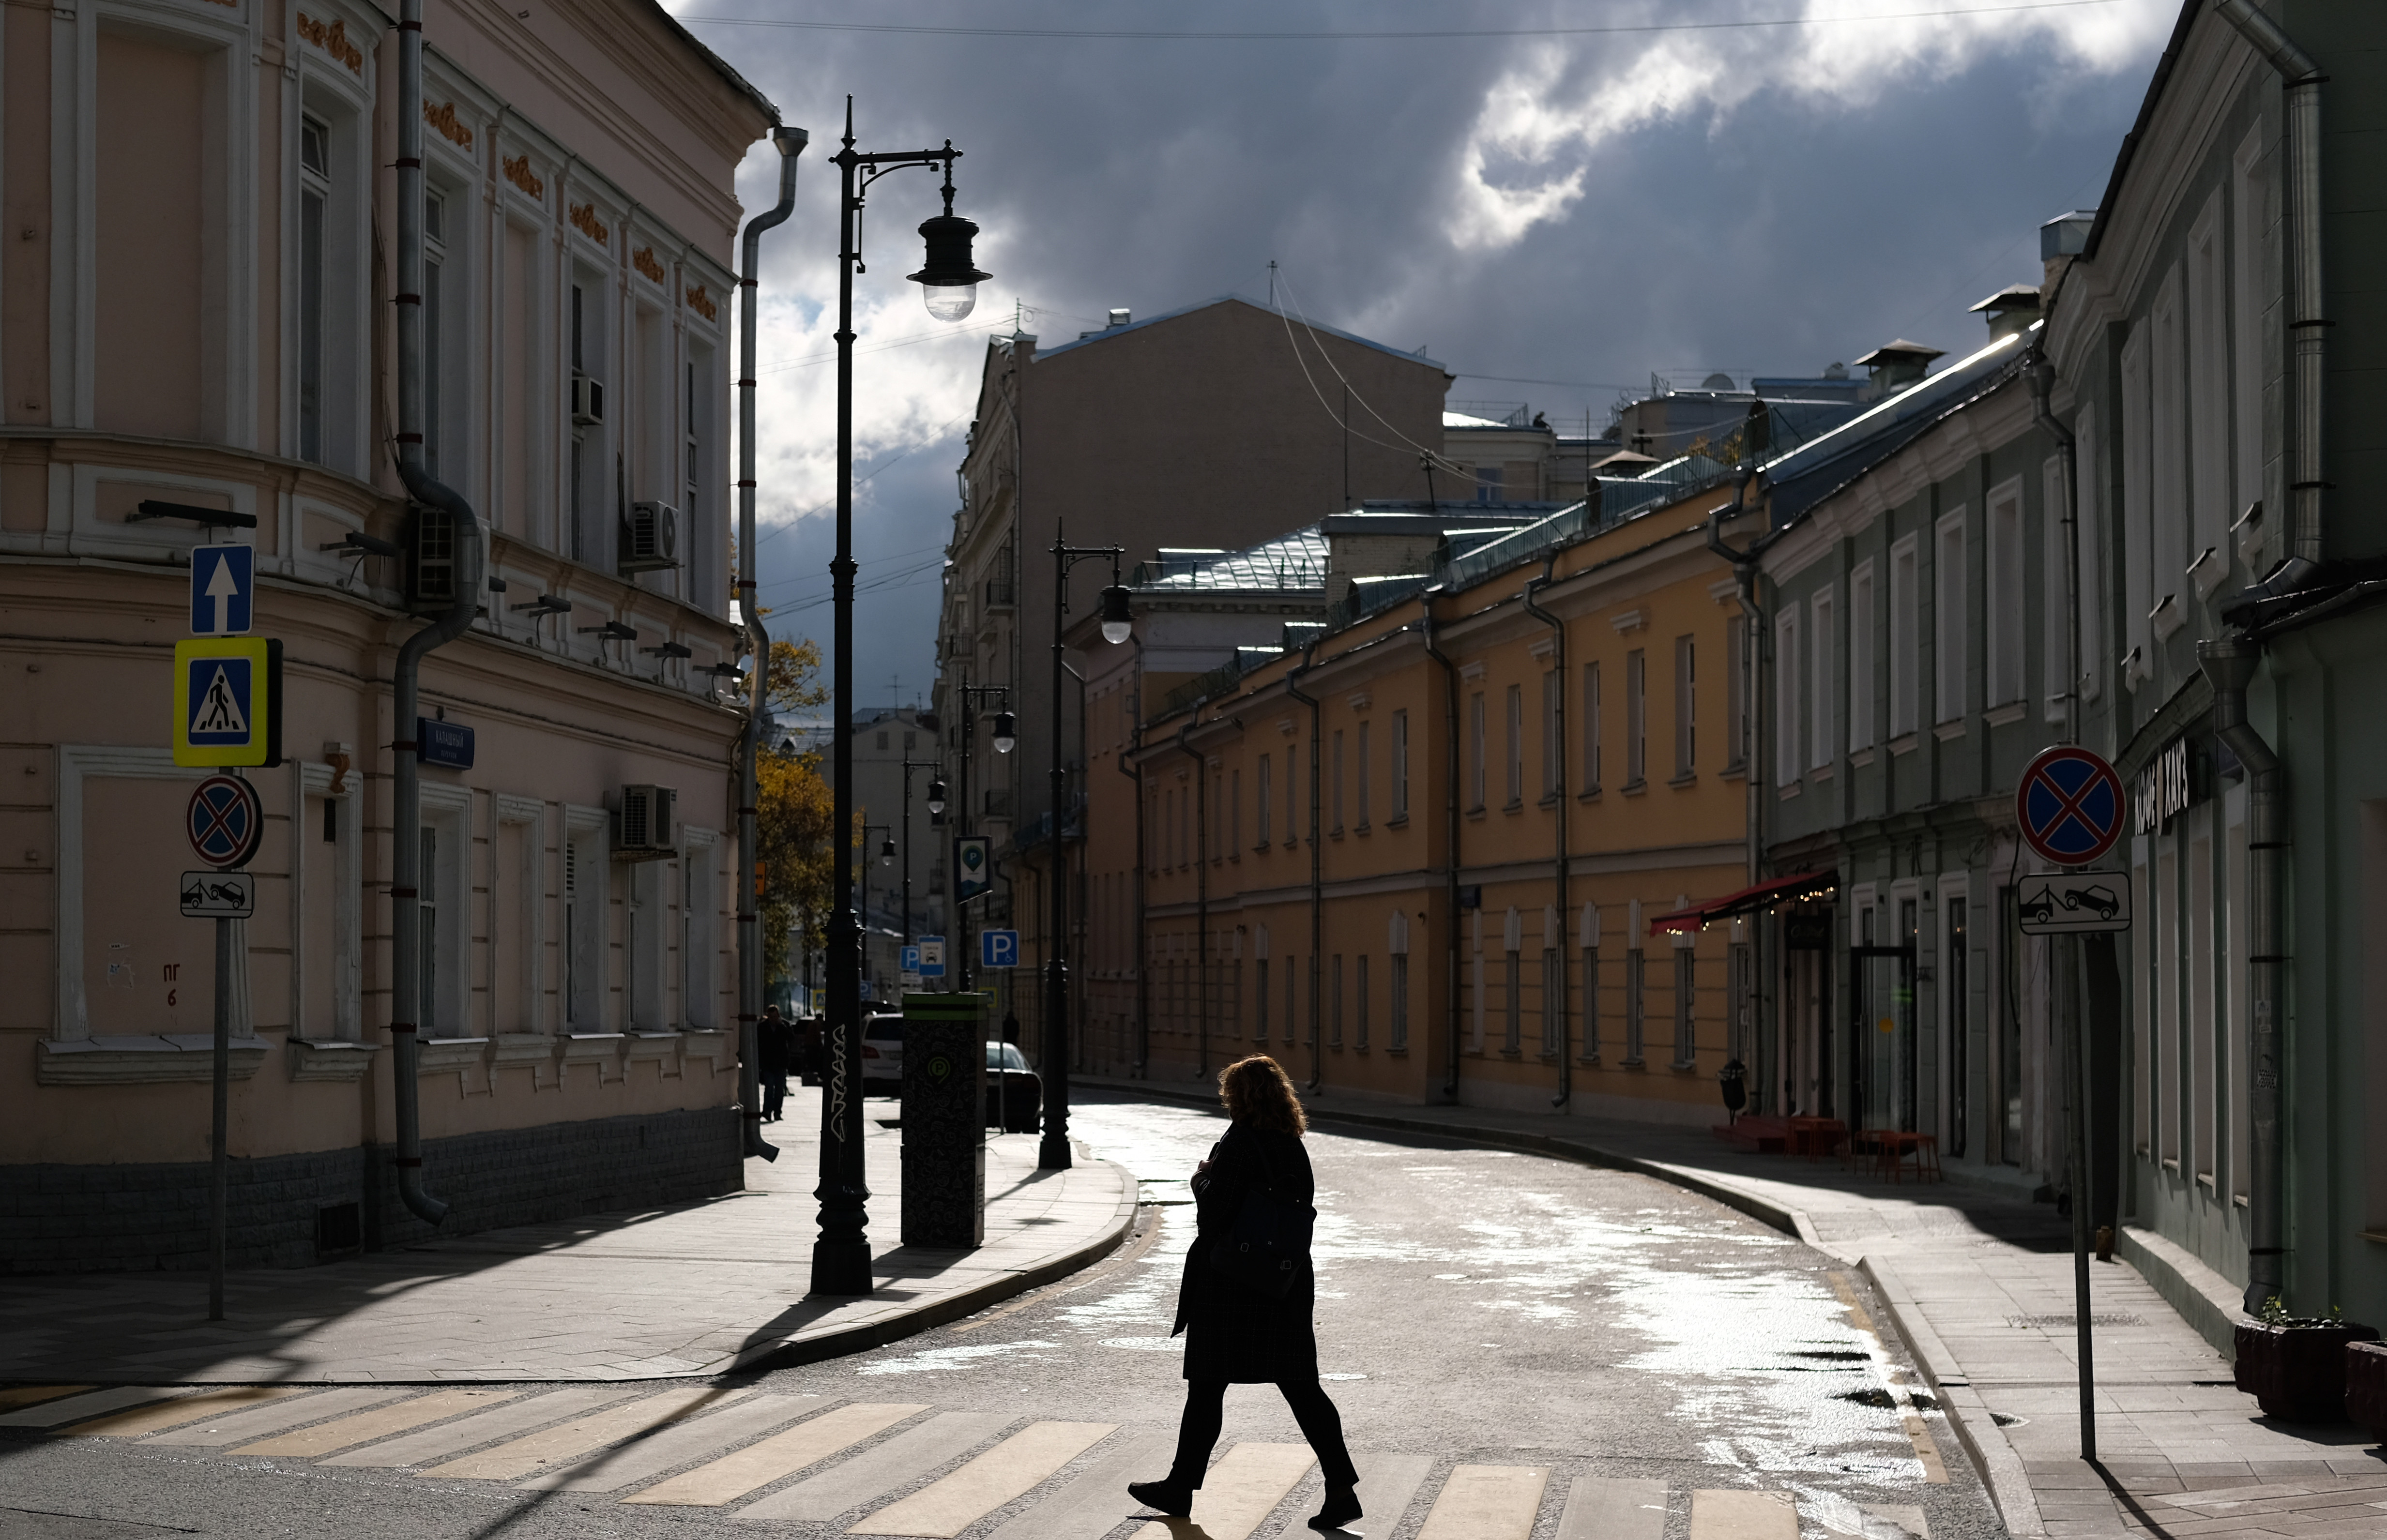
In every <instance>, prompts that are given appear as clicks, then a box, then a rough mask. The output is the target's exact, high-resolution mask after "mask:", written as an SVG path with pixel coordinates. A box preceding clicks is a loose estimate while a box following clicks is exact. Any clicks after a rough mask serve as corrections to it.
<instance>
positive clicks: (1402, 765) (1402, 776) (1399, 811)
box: [1392, 711, 1409, 820]
mask: <svg viewBox="0 0 2387 1540" xmlns="http://www.w3.org/2000/svg"><path fill="white" fill-rule="evenodd" d="M1392 777H1393V817H1394V818H1395V819H1396V820H1399V819H1402V818H1406V817H1408V815H1409V713H1407V712H1405V711H1402V712H1395V713H1393V764H1392Z"/></svg>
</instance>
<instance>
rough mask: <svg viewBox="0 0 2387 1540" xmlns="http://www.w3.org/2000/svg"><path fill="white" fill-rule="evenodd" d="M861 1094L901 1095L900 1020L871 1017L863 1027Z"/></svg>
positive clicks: (900, 1017) (890, 1017) (899, 1017)
mask: <svg viewBox="0 0 2387 1540" xmlns="http://www.w3.org/2000/svg"><path fill="white" fill-rule="evenodd" d="M862 1093H863V1094H864V1095H865V1096H873V1095H876V1096H901V1095H903V1017H902V1016H868V1017H865V1018H864V1021H863V1024H862Z"/></svg>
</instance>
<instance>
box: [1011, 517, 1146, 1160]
mask: <svg viewBox="0 0 2387 1540" xmlns="http://www.w3.org/2000/svg"><path fill="white" fill-rule="evenodd" d="M1126 554H1127V548H1126V547H1125V546H1073V545H1069V544H1067V542H1066V541H1064V540H1063V539H1062V537H1061V524H1060V521H1059V520H1057V519H1056V520H1055V521H1054V524H1053V562H1054V567H1053V769H1052V784H1053V834H1052V838H1053V870H1052V884H1051V886H1052V889H1053V930H1052V936H1051V939H1050V941H1049V942H1048V944H1047V946H1046V948H1045V953H1044V1137H1043V1138H1042V1140H1041V1141H1039V1142H1038V1143H1037V1146H1036V1164H1037V1165H1038V1166H1039V1167H1040V1168H1042V1169H1044V1170H1047V1171H1066V1170H1067V1169H1068V1168H1069V931H1068V928H1069V881H1068V870H1067V868H1068V855H1067V846H1066V845H1065V844H1064V843H1063V841H1062V839H1061V827H1062V824H1063V822H1064V820H1065V818H1066V815H1067V802H1068V791H1069V772H1068V768H1067V766H1066V765H1064V764H1062V763H1061V716H1062V712H1061V675H1062V652H1063V647H1062V643H1061V628H1062V624H1063V622H1062V617H1063V616H1065V615H1067V613H1068V612H1069V569H1070V568H1071V567H1074V566H1076V565H1077V564H1078V563H1079V562H1084V561H1088V560H1100V559H1101V558H1103V557H1105V556H1107V557H1109V558H1110V562H1111V586H1110V587H1107V588H1105V589H1104V590H1103V640H1105V641H1106V642H1109V643H1111V644H1112V645H1113V646H1117V645H1118V643H1120V642H1123V641H1125V640H1126V639H1127V637H1128V633H1129V632H1130V631H1131V630H1133V629H1134V616H1133V615H1132V614H1131V613H1130V612H1129V609H1128V597H1127V589H1126V588H1125V587H1121V586H1120V583H1119V558H1120V557H1122V556H1125V555H1126ZM1002 730H1003V727H1002V722H1001V719H1000V718H998V719H997V721H996V725H995V731H996V732H998V733H1000V732H1001V731H1002Z"/></svg>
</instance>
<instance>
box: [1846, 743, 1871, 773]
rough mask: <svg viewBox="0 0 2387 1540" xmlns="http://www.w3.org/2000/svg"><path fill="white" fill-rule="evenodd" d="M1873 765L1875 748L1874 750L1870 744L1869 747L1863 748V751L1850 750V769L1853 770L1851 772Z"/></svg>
mask: <svg viewBox="0 0 2387 1540" xmlns="http://www.w3.org/2000/svg"><path fill="white" fill-rule="evenodd" d="M1872 763H1873V748H1872V746H1871V745H1870V744H1868V745H1867V746H1865V747H1864V748H1863V749H1851V750H1850V751H1849V768H1850V769H1851V770H1862V769H1863V768H1864V767H1865V766H1866V765H1869V764H1872Z"/></svg>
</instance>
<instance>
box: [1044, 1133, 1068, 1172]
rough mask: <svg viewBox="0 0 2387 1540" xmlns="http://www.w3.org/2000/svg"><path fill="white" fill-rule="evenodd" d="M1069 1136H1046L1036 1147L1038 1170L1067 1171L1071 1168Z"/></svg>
mask: <svg viewBox="0 0 2387 1540" xmlns="http://www.w3.org/2000/svg"><path fill="white" fill-rule="evenodd" d="M1069 1165H1070V1160H1069V1136H1068V1135H1067V1134H1061V1135H1058V1136H1055V1135H1053V1134H1049V1133H1048V1134H1046V1135H1045V1136H1044V1138H1043V1141H1042V1142H1041V1143H1039V1144H1038V1145H1037V1146H1036V1168H1037V1169H1038V1170H1040V1171H1066V1170H1067V1169H1068V1168H1069Z"/></svg>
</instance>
